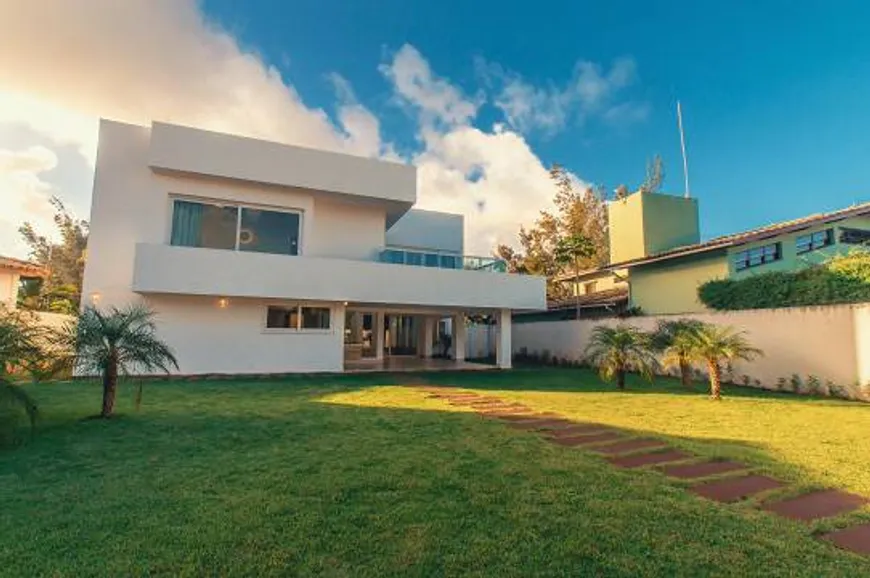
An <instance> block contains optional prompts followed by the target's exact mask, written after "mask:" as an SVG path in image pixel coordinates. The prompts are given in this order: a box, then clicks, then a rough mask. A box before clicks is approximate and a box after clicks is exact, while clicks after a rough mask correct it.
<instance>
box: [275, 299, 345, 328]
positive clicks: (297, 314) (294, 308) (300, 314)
mask: <svg viewBox="0 0 870 578" xmlns="http://www.w3.org/2000/svg"><path fill="white" fill-rule="evenodd" d="M306 311H307V312H309V313H308V315H306ZM312 311H315V312H318V313H317V314H318V315H320V317H319V320H320V321H323V319H324V317H323V316H322V315H323V313H324V312H325V313H326V316H325V320H326V326H325V327H323V326H322V325H321V326H313V327H308V326H306V322H307V321H308V320H311V319H312V317H311V312H312ZM281 312H283V314H284V318H285V319H287V320H288V321H289V320H295V322H296V323H295V326H293V327H291V326H290V325H289V324H287V325H284V324H281V325H277V324H273V323H272V320H273V319H274V318H275V317H273V313H276V314H278V315H280V314H281ZM276 317H277V315H276ZM264 329H265V330H266V331H267V332H269V333H306V332H310V333H317V332H326V331H332V308H330V307H325V306H323V305H304V304H298V305H280V304H272V305H266V313H265V320H264Z"/></svg>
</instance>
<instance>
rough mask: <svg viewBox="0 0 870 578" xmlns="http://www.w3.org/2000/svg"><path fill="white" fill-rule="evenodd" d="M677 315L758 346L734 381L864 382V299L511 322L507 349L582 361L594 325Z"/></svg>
mask: <svg viewBox="0 0 870 578" xmlns="http://www.w3.org/2000/svg"><path fill="white" fill-rule="evenodd" d="M678 318H692V319H698V320H700V321H704V322H707V323H715V324H717V325H728V326H731V327H734V328H735V329H738V330H740V331H744V332H745V333H746V337H747V339H748V340H749V341H750V342H751V344H752V345H753V346H755V347H758V348H759V349H761V350H762V351H764V356H763V357H760V358H758V359H756V360H754V361H751V362H737V363H735V364H734V366H733V371H732V374H731V379H732V381H733V382H735V383H744V382H746V381H748V382H749V384H750V385H755V386H760V387H765V388H775V387H776V385H777V383H778V382H780V383H781V381H780V380H782V379H785V380H786V381H787V382H790V380H791V379H792V376H794V375H797V376H799V377H800V379H801V380H802V382H804V383H806V382H807V380H808V379H809V378H810V376H814V377H816V378H818V379H819V380H820V382H821V383H822V384H827V383H833V384H836V385H838V386H844V387H848V388H850V389H853V390H854V388H855V387H856V386H859V385H863V386H865V387H864V389H865V390H866V389H867V387H866V386H867V385H868V384H870V304H860V305H835V306H824V307H791V308H782V309H757V310H745V311H724V312H709V313H696V314H688V315H663V316H644V317H631V318H627V319H622V320H620V319H598V320H580V321H554V322H543V321H542V322H535V323H517V324H514V327H513V351H514V354H517V353H520V352H522V351H526V352H528V353H530V354H536V355H542V354H547V355H549V356H550V357H558V358H560V359H568V360H572V361H582V360H583V358H584V354H583V352H584V350H585V349H586V346H587V344H588V343H589V338H590V335H591V333H592V329H593V328H594V327H595V326H596V325H602V324H603V325H611V326H615V325H618V324H620V323H624V324H627V325H634V326H635V327H638V328H640V329H643V330H647V331H649V330H653V329H654V328H655V327H656V324H657V323H658V322H659V320H663V319H678ZM865 393H866V392H865Z"/></svg>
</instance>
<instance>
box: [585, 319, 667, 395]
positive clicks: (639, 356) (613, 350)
mask: <svg viewBox="0 0 870 578" xmlns="http://www.w3.org/2000/svg"><path fill="white" fill-rule="evenodd" d="M586 357H587V359H588V360H589V361H590V362H591V363H593V364H594V365H596V366H598V373H599V375H601V378H602V379H603V380H605V381H611V380H612V379H613V378H614V377H615V378H616V386H617V387H618V388H619V389H620V390H624V389H625V373H626V372H627V371H631V370H634V371H637V372H639V373H640V374H641V375H642V376H643V377H644V378H646V379H647V380H652V376H653V369H654V368H655V365H656V360H655V356H654V355H653V354H652V348H651V340H650V336H649V334H647V333H645V332H643V331H641V330H640V329H638V328H637V327H632V326H630V325H617V326H616V327H608V326H606V325H598V326H596V327H595V328H594V329H593V330H592V337H591V339H590V341H589V345H588V346H587V347H586Z"/></svg>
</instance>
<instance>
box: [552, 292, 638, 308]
mask: <svg viewBox="0 0 870 578" xmlns="http://www.w3.org/2000/svg"><path fill="white" fill-rule="evenodd" d="M627 300H628V287H615V288H613V289H606V290H604V291H597V292H595V293H590V294H589V295H581V296H580V298H579V299H578V298H577V297H566V298H565V299H554V300H548V301H547V309H548V310H553V309H571V308H574V307H577V305H578V301H579V305H580V308H581V309H583V308H588V307H605V306H607V305H617V304H619V303H621V302H624V301H627Z"/></svg>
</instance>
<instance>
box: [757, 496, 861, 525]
mask: <svg viewBox="0 0 870 578" xmlns="http://www.w3.org/2000/svg"><path fill="white" fill-rule="evenodd" d="M866 503H867V498H865V497H864V496H856V495H855V494H848V493H846V492H841V491H839V490H822V491H819V492H812V493H809V494H804V495H802V496H798V497H796V498H791V499H788V500H781V501H779V502H772V503H769V504H765V505H764V506H763V508H764V509H765V510H767V511H768V512H773V513H774V514H779V515H780V516H782V517H784V518H791V519H792V520H803V521H805V522H809V521H812V520H818V519H819V518H829V517H831V516H838V515H840V514H845V513H846V512H851V511H852V510H856V509H858V508H860V507H861V506H863V505H864V504H866Z"/></svg>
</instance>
